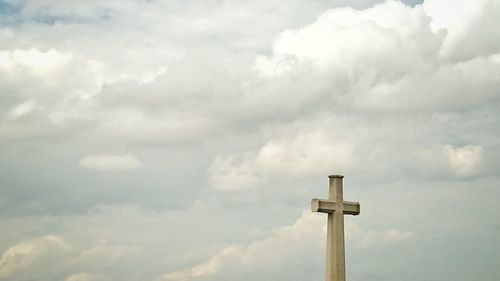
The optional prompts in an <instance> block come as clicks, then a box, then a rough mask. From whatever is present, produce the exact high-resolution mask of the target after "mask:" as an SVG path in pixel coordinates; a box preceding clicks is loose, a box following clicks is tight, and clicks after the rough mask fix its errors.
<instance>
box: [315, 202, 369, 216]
mask: <svg viewBox="0 0 500 281" xmlns="http://www.w3.org/2000/svg"><path fill="white" fill-rule="evenodd" d="M311 210H312V211H313V212H320V213H333V212H335V211H342V213H344V214H346V215H355V216H356V215H359V213H360V205H359V203H358V202H349V201H342V202H341V203H337V202H334V201H330V200H323V199H316V198H315V199H313V200H312V201H311Z"/></svg>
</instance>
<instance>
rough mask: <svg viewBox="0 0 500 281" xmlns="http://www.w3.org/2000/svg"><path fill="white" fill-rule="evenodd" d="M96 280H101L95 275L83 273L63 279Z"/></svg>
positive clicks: (66, 280)
mask: <svg viewBox="0 0 500 281" xmlns="http://www.w3.org/2000/svg"><path fill="white" fill-rule="evenodd" d="M98 280H102V279H100V278H99V277H98V276H96V275H93V274H89V273H85V272H81V273H75V274H71V275H70V276H68V277H67V278H66V279H64V281H98Z"/></svg>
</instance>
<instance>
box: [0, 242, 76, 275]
mask: <svg viewBox="0 0 500 281" xmlns="http://www.w3.org/2000/svg"><path fill="white" fill-rule="evenodd" d="M69 249H70V245H68V244H67V243H66V242H65V241H64V239H63V238H62V237H59V236H44V237H41V238H38V239H34V240H32V241H27V242H21V243H19V244H17V245H15V246H12V247H11V248H9V249H8V250H6V251H5V252H4V253H3V255H2V257H1V259H0V279H4V278H6V279H10V280H12V279H15V278H14V277H13V276H16V274H21V275H22V274H23V272H29V271H32V270H34V268H38V266H39V265H38V264H37V263H38V262H39V261H40V260H46V261H47V262H50V261H54V259H56V260H57V259H59V258H58V255H60V254H62V253H64V252H66V251H68V250H69Z"/></svg>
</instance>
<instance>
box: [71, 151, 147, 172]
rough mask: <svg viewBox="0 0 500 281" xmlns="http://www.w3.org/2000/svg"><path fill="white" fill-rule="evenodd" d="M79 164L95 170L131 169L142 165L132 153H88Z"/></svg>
mask: <svg viewBox="0 0 500 281" xmlns="http://www.w3.org/2000/svg"><path fill="white" fill-rule="evenodd" d="M80 166H81V167H83V168H85V169H89V170H95V171H101V172H104V171H131V170H137V169H139V168H142V167H143V163H142V162H141V161H139V160H138V159H137V158H135V157H134V156H133V155H132V154H123V155H120V154H103V155H88V156H85V157H83V158H82V159H81V160H80Z"/></svg>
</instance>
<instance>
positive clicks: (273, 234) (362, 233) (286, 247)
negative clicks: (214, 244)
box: [159, 210, 415, 281]
mask: <svg viewBox="0 0 500 281" xmlns="http://www.w3.org/2000/svg"><path fill="white" fill-rule="evenodd" d="M325 234H326V219H325V216H322V215H320V214H318V213H312V212H310V211H308V210H306V211H303V212H302V215H301V216H300V217H299V218H298V219H297V220H296V221H295V222H294V223H293V224H291V225H286V226H282V227H279V228H276V229H273V230H271V231H270V234H269V236H268V237H266V238H264V239H261V240H256V241H253V242H251V243H249V244H248V245H247V246H244V247H243V246H238V245H232V246H228V247H226V248H224V249H222V250H221V251H220V252H218V253H216V254H215V255H214V256H213V257H212V258H210V259H209V260H207V261H206V262H202V263H200V264H197V265H195V266H193V267H190V268H187V269H184V270H179V271H174V272H170V273H167V274H165V275H163V277H162V278H160V279H159V280H165V281H190V280H217V276H218V274H221V273H222V272H228V271H240V272H243V271H247V270H249V271H254V272H255V271H263V272H266V271H268V270H270V269H272V270H276V271H280V270H284V268H287V267H288V266H289V264H295V263H296V260H302V261H303V260H304V257H311V256H317V253H318V252H319V251H320V250H321V248H322V247H323V245H324V243H325V239H326V238H325ZM414 236H415V234H414V233H412V232H405V231H400V230H397V229H387V230H381V231H366V230H363V229H362V228H361V227H360V226H358V225H357V224H354V223H348V224H347V226H346V240H347V241H348V242H349V243H350V244H351V245H353V246H355V247H359V248H364V249H366V248H368V247H372V246H387V245H390V244H395V243H398V242H401V241H404V240H408V239H411V238H413V237H414ZM287 270H289V269H287ZM294 274H298V272H295V273H294ZM227 276H230V274H226V277H227Z"/></svg>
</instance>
